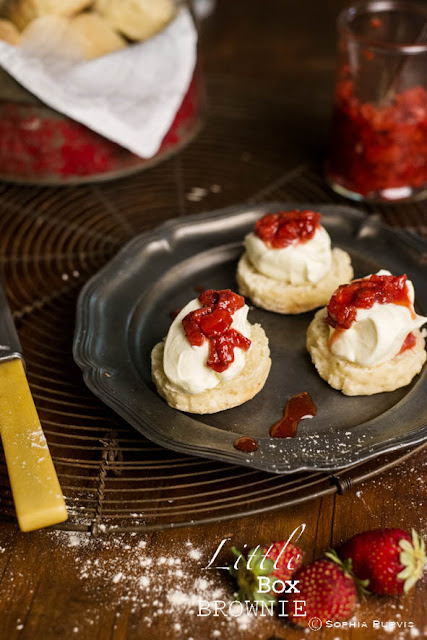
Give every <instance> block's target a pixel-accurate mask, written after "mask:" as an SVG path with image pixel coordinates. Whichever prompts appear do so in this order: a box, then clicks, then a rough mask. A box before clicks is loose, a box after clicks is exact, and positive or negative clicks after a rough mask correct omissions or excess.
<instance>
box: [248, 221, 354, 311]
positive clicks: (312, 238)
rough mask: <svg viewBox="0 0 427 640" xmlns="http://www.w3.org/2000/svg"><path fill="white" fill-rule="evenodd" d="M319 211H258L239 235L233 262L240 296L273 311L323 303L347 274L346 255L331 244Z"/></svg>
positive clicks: (350, 271) (303, 308) (350, 274)
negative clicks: (239, 250)
mask: <svg viewBox="0 0 427 640" xmlns="http://www.w3.org/2000/svg"><path fill="white" fill-rule="evenodd" d="M320 220H321V215H320V213H315V212H313V211H281V212H279V213H271V214H267V215H265V216H263V218H261V219H260V220H258V222H257V223H256V225H255V231H254V232H253V233H249V234H248V235H247V236H246V238H245V248H246V251H245V253H244V254H243V256H242V257H241V259H240V261H239V264H238V266H237V274H236V277H237V282H238V284H239V291H240V293H241V294H242V295H244V296H248V297H249V298H250V299H251V300H252V302H253V303H254V304H256V305H257V306H259V307H262V308H264V309H268V310H269V311H276V312H278V313H289V314H294V313H302V312H304V311H310V310H312V309H315V308H316V307H320V306H322V305H324V304H326V303H327V302H328V300H329V298H330V296H331V294H332V292H333V291H334V290H335V289H336V288H337V286H339V285H340V284H342V283H343V282H348V281H349V280H351V278H352V277H353V269H352V266H351V260H350V256H349V255H348V254H347V253H346V252H345V251H343V250H342V249H331V239H330V237H329V234H328V233H327V231H326V229H324V228H323V227H322V226H321V224H320Z"/></svg>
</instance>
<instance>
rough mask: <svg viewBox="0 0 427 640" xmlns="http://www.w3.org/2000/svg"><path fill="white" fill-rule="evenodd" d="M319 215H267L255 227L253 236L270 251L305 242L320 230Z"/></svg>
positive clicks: (295, 212)
mask: <svg viewBox="0 0 427 640" xmlns="http://www.w3.org/2000/svg"><path fill="white" fill-rule="evenodd" d="M320 218H321V215H320V213H314V211H296V210H295V211H279V212H278V213H267V214H266V215H265V216H263V217H262V218H261V219H260V220H258V222H257V223H256V225H255V234H256V235H257V236H258V238H260V239H261V240H262V241H263V242H264V243H265V244H267V245H268V246H269V247H271V248H272V249H284V248H285V247H288V246H289V245H291V244H297V243H299V242H307V241H308V240H310V239H311V238H312V237H313V236H314V234H315V233H316V231H317V229H319V228H320Z"/></svg>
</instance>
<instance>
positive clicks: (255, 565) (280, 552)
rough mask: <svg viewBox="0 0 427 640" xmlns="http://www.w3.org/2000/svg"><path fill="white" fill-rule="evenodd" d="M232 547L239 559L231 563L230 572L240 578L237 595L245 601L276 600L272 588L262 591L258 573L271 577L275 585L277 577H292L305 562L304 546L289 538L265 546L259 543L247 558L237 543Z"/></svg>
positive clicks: (283, 579)
mask: <svg viewBox="0 0 427 640" xmlns="http://www.w3.org/2000/svg"><path fill="white" fill-rule="evenodd" d="M232 551H233V554H234V556H235V558H236V561H235V562H234V564H233V565H231V567H230V573H231V575H232V576H233V577H234V578H236V580H237V584H238V585H239V593H238V596H237V597H238V599H239V600H240V601H242V602H243V601H245V600H251V601H254V600H258V601H261V600H263V601H264V602H276V596H275V595H274V593H273V592H272V591H270V592H269V593H264V592H262V591H260V582H259V577H264V578H265V577H268V583H269V585H270V587H272V586H273V583H274V582H275V581H276V580H282V581H283V582H285V581H286V580H290V579H291V578H292V576H293V575H294V573H295V571H297V569H298V568H299V567H300V566H301V563H302V551H301V549H300V548H299V547H296V546H295V545H293V544H291V543H290V542H288V541H286V542H272V543H271V544H270V545H267V546H265V547H261V546H260V545H258V546H257V547H255V549H251V550H250V551H249V552H248V555H247V558H245V556H244V555H243V554H242V553H240V551H238V550H237V549H236V548H235V547H233V548H232ZM264 582H265V581H264Z"/></svg>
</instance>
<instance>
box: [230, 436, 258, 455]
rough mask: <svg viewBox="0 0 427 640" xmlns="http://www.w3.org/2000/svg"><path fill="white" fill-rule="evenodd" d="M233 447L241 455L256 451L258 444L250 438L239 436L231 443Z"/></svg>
mask: <svg viewBox="0 0 427 640" xmlns="http://www.w3.org/2000/svg"><path fill="white" fill-rule="evenodd" d="M233 447H234V448H235V449H237V451H241V452H242V453H253V452H254V451H256V450H257V449H258V442H257V441H256V440H255V438H251V437H250V436H241V437H240V438H237V440H235V441H234V442H233Z"/></svg>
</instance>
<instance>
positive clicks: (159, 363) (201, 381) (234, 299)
mask: <svg viewBox="0 0 427 640" xmlns="http://www.w3.org/2000/svg"><path fill="white" fill-rule="evenodd" d="M248 311H249V308H248V306H247V305H246V304H245V301H244V299H243V298H242V297H241V296H239V295H237V294H236V293H233V292H232V291H230V290H229V289H225V290H221V291H215V290H213V289H210V290H208V291H204V292H203V293H202V294H200V296H199V297H198V298H196V299H194V300H191V302H189V303H188V304H187V305H186V306H185V307H184V308H183V309H182V311H181V312H180V313H179V314H178V315H177V317H176V318H175V320H174V321H173V323H172V325H171V327H170V329H169V332H168V334H167V336H166V338H165V339H164V340H163V341H162V342H159V343H158V344H157V345H156V346H155V347H154V349H153V351H152V353H151V371H152V377H153V381H154V383H155V385H156V388H157V391H158V392H159V394H160V395H161V396H162V397H163V398H165V400H166V401H167V403H168V404H169V405H170V406H171V407H173V408H175V409H179V410H180V411H188V412H190V413H200V414H203V413H216V412H218V411H224V409H230V408H231V407H237V406H239V405H241V404H243V403H244V402H246V401H247V400H250V399H251V398H253V397H254V396H255V395H256V394H257V393H258V392H259V391H261V389H262V388H263V386H264V384H265V381H266V380H267V377H268V374H269V371H270V366H271V359H270V349H269V346H268V338H267V336H266V335H265V333H264V330H263V329H262V327H261V326H260V325H258V324H255V325H252V324H250V323H249V322H248V319H247V315H248Z"/></svg>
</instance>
